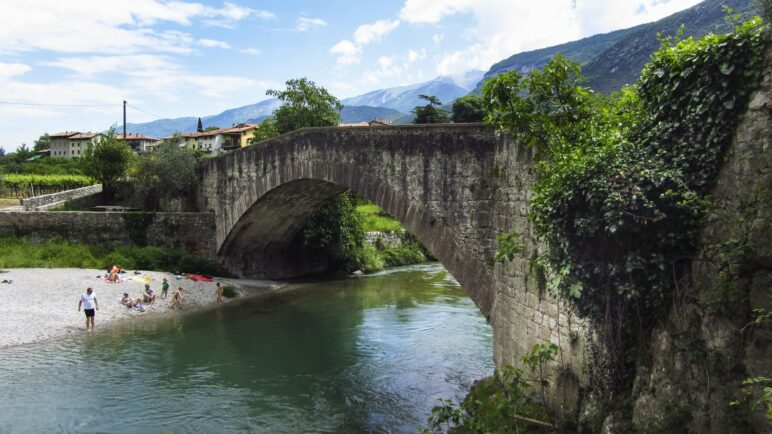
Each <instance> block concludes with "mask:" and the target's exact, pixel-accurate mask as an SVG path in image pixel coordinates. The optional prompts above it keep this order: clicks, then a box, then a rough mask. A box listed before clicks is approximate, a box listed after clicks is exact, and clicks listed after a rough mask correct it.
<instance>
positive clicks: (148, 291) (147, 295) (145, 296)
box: [142, 283, 155, 304]
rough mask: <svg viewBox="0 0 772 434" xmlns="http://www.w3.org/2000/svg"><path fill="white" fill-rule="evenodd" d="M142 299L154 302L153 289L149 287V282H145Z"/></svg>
mask: <svg viewBox="0 0 772 434" xmlns="http://www.w3.org/2000/svg"><path fill="white" fill-rule="evenodd" d="M142 298H143V300H144V301H145V302H146V303H148V304H153V302H155V291H153V290H152V289H150V284H149V283H146V284H145V293H144V294H142Z"/></svg>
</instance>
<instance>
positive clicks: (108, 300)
mask: <svg viewBox="0 0 772 434" xmlns="http://www.w3.org/2000/svg"><path fill="white" fill-rule="evenodd" d="M135 271H138V273H135ZM104 273H105V272H104V270H93V269H76V268H45V269H41V268H15V269H4V270H0V296H1V297H2V302H0V348H5V347H11V346H17V345H24V344H30V343H36V342H40V341H44V340H48V339H54V338H58V337H63V336H67V335H72V334H77V333H86V331H85V314H84V313H83V310H82V309H81V311H80V312H79V311H78V301H79V300H80V295H81V294H83V293H84V292H85V291H86V288H88V287H91V288H93V289H94V293H95V294H96V296H97V300H98V301H99V310H98V311H97V312H96V322H95V326H96V327H95V328H96V333H99V332H100V331H101V330H104V329H106V328H109V327H110V326H111V325H115V324H117V323H119V322H124V321H142V320H144V319H147V318H154V317H155V318H158V317H161V316H170V315H179V314H185V313H189V312H196V311H200V310H204V309H211V308H215V307H216V306H217V303H216V300H215V284H216V282H222V283H223V285H232V286H233V287H235V288H236V292H237V297H235V298H230V299H229V298H225V297H223V303H224V304H226V303H234V302H236V301H238V300H243V299H245V298H251V297H258V296H267V295H270V294H272V293H274V292H277V291H279V290H280V289H281V287H282V286H283V285H282V284H281V283H278V282H272V281H263V280H243V279H227V278H223V279H219V278H215V279H214V281H213V282H202V281H193V280H190V279H187V278H184V277H183V278H177V277H176V276H175V275H173V274H170V273H163V272H157V271H144V270H126V272H125V273H124V274H121V277H122V280H124V281H123V282H121V283H110V282H106V281H105V280H104V279H103V276H104ZM163 278H166V279H167V280H168V281H169V285H170V288H169V295H168V296H167V298H166V299H161V298H160V297H161V284H162V280H163ZM147 280H149V282H150V287H151V288H152V289H153V290H154V291H156V294H157V298H156V302H155V303H153V304H145V305H144V308H145V311H144V312H139V311H136V310H133V309H132V310H129V309H128V308H126V307H125V306H123V305H122V304H120V302H119V300H120V298H121V297H122V296H123V293H124V292H128V293H129V295H130V296H131V297H132V298H137V297H142V292H143V291H144V287H145V281H147ZM178 287H182V288H183V299H182V305H183V309H182V310H175V309H172V308H171V304H172V303H171V296H172V294H173V293H174V290H175V289H176V288H178Z"/></svg>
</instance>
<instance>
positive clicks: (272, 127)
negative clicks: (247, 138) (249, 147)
mask: <svg viewBox="0 0 772 434" xmlns="http://www.w3.org/2000/svg"><path fill="white" fill-rule="evenodd" d="M278 135H279V129H278V128H277V127H276V121H275V120H274V119H273V118H272V117H270V116H269V117H267V118H265V119H263V122H260V126H259V127H258V128H257V130H255V132H254V133H253V134H252V142H253V143H259V142H262V141H263V140H268V139H270V138H273V137H276V136H278Z"/></svg>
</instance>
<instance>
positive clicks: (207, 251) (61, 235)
mask: <svg viewBox="0 0 772 434" xmlns="http://www.w3.org/2000/svg"><path fill="white" fill-rule="evenodd" d="M214 231H215V224H214V214H209V213H115V212H80V211H76V212H9V213H3V215H2V216H0V237H9V236H10V237H23V238H27V239H29V240H30V241H33V242H41V241H46V240H49V239H53V238H57V239H62V240H66V241H69V242H72V243H88V244H105V245H110V246H126V245H135V246H145V245H150V246H158V247H169V248H174V249H180V250H186V251H189V252H191V253H196V254H198V255H201V256H203V257H205V258H211V257H213V256H214V254H215V249H214V247H215V246H214V243H213V240H214V233H215V232H214Z"/></svg>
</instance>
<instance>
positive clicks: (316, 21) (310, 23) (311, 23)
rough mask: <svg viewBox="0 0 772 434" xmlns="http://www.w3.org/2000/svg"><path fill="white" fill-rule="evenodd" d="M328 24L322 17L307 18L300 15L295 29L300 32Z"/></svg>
mask: <svg viewBox="0 0 772 434" xmlns="http://www.w3.org/2000/svg"><path fill="white" fill-rule="evenodd" d="M326 25H327V21H324V20H323V19H321V18H306V17H300V18H298V23H297V26H295V30H297V31H298V32H305V31H306V30H309V29H312V28H314V27H325V26H326Z"/></svg>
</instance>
